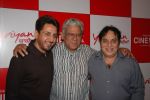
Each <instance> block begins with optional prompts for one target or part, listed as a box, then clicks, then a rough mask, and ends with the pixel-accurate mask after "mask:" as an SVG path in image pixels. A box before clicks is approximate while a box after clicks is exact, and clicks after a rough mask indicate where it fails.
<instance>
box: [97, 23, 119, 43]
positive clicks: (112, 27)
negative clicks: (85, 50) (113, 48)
mask: <svg viewBox="0 0 150 100" xmlns="http://www.w3.org/2000/svg"><path fill="white" fill-rule="evenodd" d="M108 31H113V32H114V33H115V35H116V36H117V38H118V41H119V44H120V40H121V32H120V30H119V29H118V28H116V27H114V26H112V25H111V26H105V27H104V28H103V29H102V30H101V31H100V33H99V35H98V37H99V41H101V39H102V38H103V37H104V36H105V35H106V33H107V32H108Z"/></svg>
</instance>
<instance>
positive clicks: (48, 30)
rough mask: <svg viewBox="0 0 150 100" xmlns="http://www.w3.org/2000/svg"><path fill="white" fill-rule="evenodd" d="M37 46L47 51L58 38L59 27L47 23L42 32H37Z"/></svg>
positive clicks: (42, 50)
mask: <svg viewBox="0 0 150 100" xmlns="http://www.w3.org/2000/svg"><path fill="white" fill-rule="evenodd" d="M35 39H36V41H35V46H36V47H37V49H38V50H40V51H41V52H43V53H45V52H46V51H48V50H50V49H51V48H52V47H53V46H54V44H55V43H56V40H57V28H56V26H54V25H52V24H45V25H44V26H43V28H42V29H41V31H40V32H38V31H36V33H35Z"/></svg>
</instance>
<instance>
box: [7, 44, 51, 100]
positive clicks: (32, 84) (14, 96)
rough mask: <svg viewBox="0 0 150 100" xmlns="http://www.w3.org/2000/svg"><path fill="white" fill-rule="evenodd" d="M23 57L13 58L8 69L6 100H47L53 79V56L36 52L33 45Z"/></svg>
mask: <svg viewBox="0 0 150 100" xmlns="http://www.w3.org/2000/svg"><path fill="white" fill-rule="evenodd" d="M27 51H28V53H29V54H28V55H27V56H25V57H19V58H15V57H13V58H12V59H11V62H10V66H9V69H8V75H7V82H6V100H49V95H50V90H51V86H52V79H53V54H52V52H51V50H50V51H48V52H47V53H46V54H43V53H41V52H40V51H38V50H37V49H36V48H35V46H34V45H33V43H31V44H30V45H29V47H28V48H27Z"/></svg>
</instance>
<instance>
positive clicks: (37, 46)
mask: <svg viewBox="0 0 150 100" xmlns="http://www.w3.org/2000/svg"><path fill="white" fill-rule="evenodd" d="M34 46H35V47H36V48H37V49H38V50H39V51H40V52H41V53H43V54H45V53H46V51H44V50H42V49H41V48H40V46H39V45H38V43H37V41H35V42H34Z"/></svg>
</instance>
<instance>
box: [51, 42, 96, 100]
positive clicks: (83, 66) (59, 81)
mask: <svg viewBox="0 0 150 100" xmlns="http://www.w3.org/2000/svg"><path fill="white" fill-rule="evenodd" d="M94 52H95V51H94V50H93V49H91V48H90V47H89V46H87V45H83V44H81V45H80V46H79V48H78V49H77V50H76V51H75V52H73V53H71V52H70V51H68V50H67V48H66V47H65V45H64V43H60V44H57V45H56V46H55V47H54V48H53V56H54V78H53V85H52V90H51V95H50V100H88V99H89V82H88V77H87V76H88V66H87V62H88V59H89V57H90V56H91V54H93V53H94Z"/></svg>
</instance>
